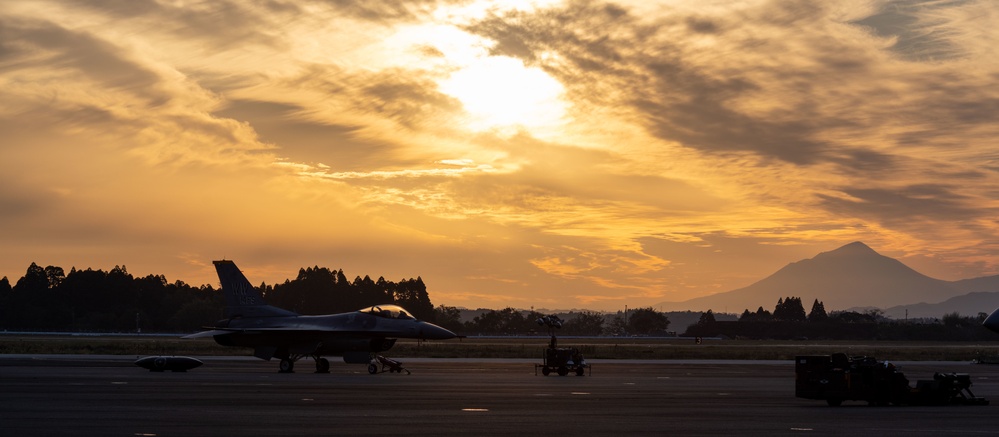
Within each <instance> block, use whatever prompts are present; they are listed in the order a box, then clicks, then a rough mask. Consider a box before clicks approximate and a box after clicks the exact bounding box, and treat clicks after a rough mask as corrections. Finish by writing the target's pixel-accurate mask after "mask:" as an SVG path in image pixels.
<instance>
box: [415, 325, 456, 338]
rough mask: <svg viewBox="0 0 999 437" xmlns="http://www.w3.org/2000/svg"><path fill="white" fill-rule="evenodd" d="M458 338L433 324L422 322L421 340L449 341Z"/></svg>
mask: <svg viewBox="0 0 999 437" xmlns="http://www.w3.org/2000/svg"><path fill="white" fill-rule="evenodd" d="M455 337H457V336H456V335H455V334H454V333H453V332H451V331H448V330H447V329H444V328H441V327H440V326H437V325H435V324H433V323H427V322H422V323H421V326H420V338H424V339H427V340H447V339H449V338H455Z"/></svg>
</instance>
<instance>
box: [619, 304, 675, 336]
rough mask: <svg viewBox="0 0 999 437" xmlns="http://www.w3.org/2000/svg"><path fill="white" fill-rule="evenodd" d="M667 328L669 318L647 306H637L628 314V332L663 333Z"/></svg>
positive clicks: (641, 333) (642, 333)
mask: <svg viewBox="0 0 999 437" xmlns="http://www.w3.org/2000/svg"><path fill="white" fill-rule="evenodd" d="M668 328H669V318H668V317H666V315H665V314H663V313H661V312H659V311H656V310H654V309H652V307H649V308H638V309H636V310H633V311H631V313H630V314H629V315H628V332H630V333H633V334H639V335H651V334H659V333H665V332H666V330H667V329H668Z"/></svg>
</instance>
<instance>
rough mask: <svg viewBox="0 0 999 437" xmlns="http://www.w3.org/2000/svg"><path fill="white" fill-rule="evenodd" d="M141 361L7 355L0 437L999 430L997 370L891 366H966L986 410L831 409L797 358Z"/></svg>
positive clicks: (928, 371) (909, 372)
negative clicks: (288, 369)
mask: <svg viewBox="0 0 999 437" xmlns="http://www.w3.org/2000/svg"><path fill="white" fill-rule="evenodd" d="M135 358H136V357H134V356H127V357H126V356H83V355H39V356H32V355H0V422H2V425H0V435H11V436H14V435H17V436H24V435H88V436H92V435H101V436H112V435H120V436H139V435H141V436H179V435H182V436H199V435H230V436H239V435H268V436H301V435H324V436H325V435H435V436H440V435H461V436H480V435H558V436H577V435H578V436H588V435H615V436H620V435H625V434H630V433H638V434H640V435H653V434H655V435H663V434H671V435H723V434H724V435H761V434H767V435H789V434H793V435H801V434H806V435H847V434H853V433H863V434H858V435H869V434H872V433H876V434H875V435H907V436H923V435H925V436H931V435H932V436H939V435H942V434H949V435H981V434H999V424H997V423H996V420H995V417H996V416H997V414H996V413H997V412H999V411H997V408H999V366H994V365H971V364H968V363H956V362H942V363H941V362H933V363H925V362H922V363H915V362H914V363H897V364H899V365H900V366H901V367H902V370H903V371H904V372H905V373H906V376H907V377H908V378H909V380H910V381H915V380H917V379H929V378H931V377H932V375H933V372H935V371H940V372H965V373H970V374H971V377H972V381H973V384H974V385H973V386H972V390H973V391H974V392H975V394H977V395H979V396H984V397H986V398H989V399H990V400H992V402H993V404H994V405H990V406H984V407H982V406H944V407H868V406H867V405H866V404H864V403H860V402H847V403H845V404H844V405H843V406H842V407H838V408H834V407H828V406H826V405H825V403H823V402H821V401H811V400H804V399H797V398H795V397H794V368H793V364H792V362H790V361H722V360H710V361H706V360H698V361H613V360H594V361H593V362H592V364H593V369H592V375H588V376H582V377H580V376H565V377H560V376H547V377H545V376H540V375H538V376H535V369H534V366H533V363H534V362H535V360H488V359H484V360H461V359H441V360H436V359H410V360H407V359H401V361H403V362H404V363H405V364H406V367H407V368H409V369H410V370H411V371H412V372H413V374H412V375H406V374H396V373H385V374H379V375H369V374H368V373H367V370H366V367H365V366H363V365H349V364H343V363H340V362H338V361H336V360H331V361H332V362H333V364H332V367H331V373H329V374H315V373H310V372H309V371H310V370H311V367H312V366H311V363H310V361H309V360H303V361H300V362H299V363H298V365H297V366H296V370H297V373H294V374H280V373H277V371H276V370H277V364H276V363H274V362H269V363H268V362H264V361H260V360H256V359H247V358H245V357H200V356H199V357H196V358H198V359H201V360H202V361H204V362H205V365H204V366H202V367H199V368H197V369H194V370H191V371H190V372H187V373H171V372H166V373H153V372H149V371H147V370H145V369H141V368H139V367H135V366H133V365H132V362H133V361H134V360H135Z"/></svg>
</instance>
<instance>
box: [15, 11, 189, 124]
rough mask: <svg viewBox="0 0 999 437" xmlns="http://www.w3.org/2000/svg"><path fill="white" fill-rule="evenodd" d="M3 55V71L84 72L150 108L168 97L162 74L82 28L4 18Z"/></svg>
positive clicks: (98, 82) (97, 81)
mask: <svg viewBox="0 0 999 437" xmlns="http://www.w3.org/2000/svg"><path fill="white" fill-rule="evenodd" d="M0 41H3V43H2V44H3V47H4V49H3V52H2V53H3V57H2V58H0V72H6V71H12V70H21V69H30V68H39V69H45V70H48V71H60V70H62V71H70V72H73V73H79V74H83V75H85V76H86V77H87V78H89V79H90V80H91V81H93V83H97V84H100V85H101V86H102V87H105V88H108V89H116V90H123V91H126V92H128V93H130V94H132V95H133V96H135V97H138V98H140V99H143V100H145V101H146V103H147V105H149V106H158V105H162V104H164V103H166V102H168V101H169V100H170V95H169V94H168V93H166V92H164V91H160V90H158V88H157V84H158V83H159V82H160V81H161V77H160V75H159V74H158V73H156V72H155V71H152V70H150V69H148V68H146V67H145V66H143V65H142V64H140V63H138V62H136V61H133V60H131V59H130V58H129V57H128V54H127V53H126V52H125V51H124V50H122V49H121V48H120V47H118V46H115V45H114V44H112V43H109V42H107V41H104V40H102V39H99V38H97V37H95V36H93V35H91V34H89V33H87V32H84V31H74V30H69V29H65V28H62V27H59V26H57V25H55V24H53V23H49V22H42V21H34V20H25V21H18V20H14V19H10V18H5V17H0Z"/></svg>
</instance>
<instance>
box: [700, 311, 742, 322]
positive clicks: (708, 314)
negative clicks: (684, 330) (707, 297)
mask: <svg viewBox="0 0 999 437" xmlns="http://www.w3.org/2000/svg"><path fill="white" fill-rule="evenodd" d="M747 312H748V310H747ZM714 322H715V313H714V311H711V310H710V309H708V310H707V311H705V312H704V313H702V314H701V318H700V319H698V320H697V324H698V325H707V324H709V323H714Z"/></svg>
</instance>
